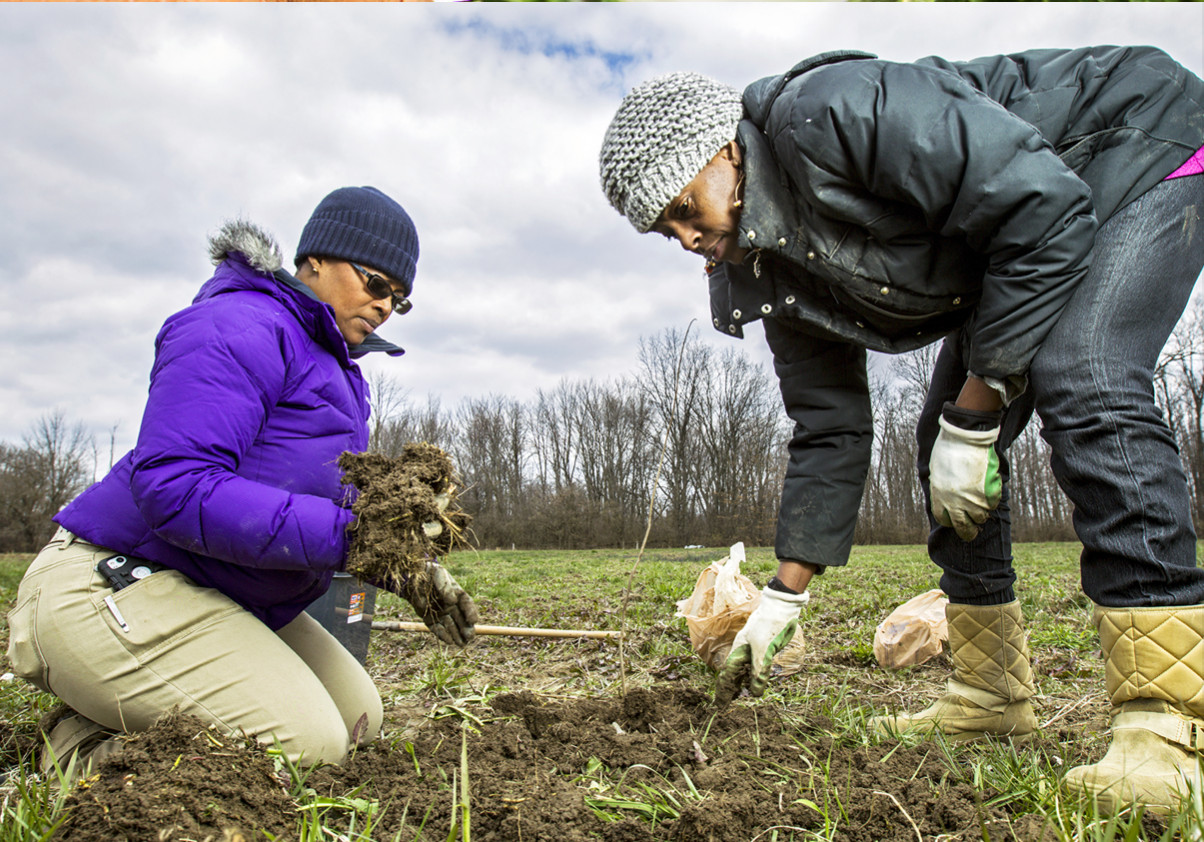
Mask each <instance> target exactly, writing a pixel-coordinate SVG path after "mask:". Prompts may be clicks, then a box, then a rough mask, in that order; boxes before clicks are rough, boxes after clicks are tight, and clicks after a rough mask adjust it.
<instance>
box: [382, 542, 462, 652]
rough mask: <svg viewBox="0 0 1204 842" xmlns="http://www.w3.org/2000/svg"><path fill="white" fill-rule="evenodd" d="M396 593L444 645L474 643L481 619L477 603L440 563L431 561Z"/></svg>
mask: <svg viewBox="0 0 1204 842" xmlns="http://www.w3.org/2000/svg"><path fill="white" fill-rule="evenodd" d="M397 593H398V595H399V596H401V597H402V598H403V599H405V600H406V601H407V602H409V603H410V605H412V606H414V611H415V613H417V614H418V616H419V617H420V618H421V619H422V622H424V623H426V627H427V628H428V629H430V630H431V632H432V633H433V634H434V635H435V637H437V638H439V639H440V640H442V641H443V642H444V643H451V644H454V645H456V646H465V645H466V644H467V643H468V641H470V640H472V636H473V632H474V626H476V624H477V621H478V620H479V619H480V617H479V616H478V615H477V606H476V603H475V602H473V601H472V597H471V596H469V595H468V592H467V591H465V590H464V589H463V588H462V587H460V586H459V585H458V584H457V583H456V580H455V579H453V578H452V575H451V574H450V573H448V572H447V568H446V567H444V566H443V565H441V564H439V563H438V562H437V561H428V562H427V563H426V570H425V571H424V572H422V573H419V574H418V575H416V576H412V577H410V578H409V579H408V580H407V581H406V582H405V584H403V585H402V586H401V587H400V588H398V589H397Z"/></svg>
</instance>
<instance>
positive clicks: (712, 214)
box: [651, 140, 748, 263]
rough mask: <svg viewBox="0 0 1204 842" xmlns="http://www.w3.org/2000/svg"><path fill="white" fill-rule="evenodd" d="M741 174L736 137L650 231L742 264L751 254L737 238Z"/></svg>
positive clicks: (713, 257)
mask: <svg viewBox="0 0 1204 842" xmlns="http://www.w3.org/2000/svg"><path fill="white" fill-rule="evenodd" d="M740 176H741V170H740V147H739V145H737V143H736V142H735V141H734V140H733V141H731V142H730V143H728V144H727V145H726V146H724V147H723V148H722V149H720V150H719V152H718V154H716V155H715V157H714V158H712V159H711V160H710V162H709V163H708V164H707V165H706V166H705V167H703V168H702V171H701V172H700V173H698V175H696V176H695V177H694V180H693V181H691V182H690V183H689V184H687V185H686V186H685V187H684V188H683V189H682V191H681V192H680V193H678V194H677V196H676V198H674V199H673V201H671V202H669V204H668V206H666V207H665V209H664V210H663V211H661V215H660V217H659V218H658V219H657V221H656V223H655V224H654V225H653V226H652V229H651V230H653V231H655V232H656V233H658V234H663V235H664V236H666V237H669V238H670V239H674V240H677V241H678V242H679V243H681V247H682V248H683V249H685V250H686V251H692V252H694V253H695V254H700V255H702V256H703V257H704V258H706V260H707V261H714V262H716V263H717V262H719V261H721V260H726V261H727V262H729V263H740V262H741V261H743V260H744V257H745V256H746V255H747V254H748V249H742V248H740V246H739V245H738V239H737V238H738V236H739V227H738V226H739V223H740V205H738V204H737V203H736V200H737V199H738V198H739V197H738V196H737V195H736V193H737V191H738V190H739V187H740V183H741V182H740Z"/></svg>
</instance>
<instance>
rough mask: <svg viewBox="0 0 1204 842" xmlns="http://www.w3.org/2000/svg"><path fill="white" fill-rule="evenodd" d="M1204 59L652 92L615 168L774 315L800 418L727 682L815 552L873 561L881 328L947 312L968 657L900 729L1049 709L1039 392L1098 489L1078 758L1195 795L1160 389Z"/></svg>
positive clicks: (1110, 778) (945, 353) (1129, 796)
mask: <svg viewBox="0 0 1204 842" xmlns="http://www.w3.org/2000/svg"><path fill="white" fill-rule="evenodd" d="M1202 142H1204V83H1201V81H1200V79H1199V78H1197V77H1196V76H1194V75H1193V74H1192V73H1190V72H1188V71H1187V70H1185V69H1184V68H1183V67H1181V66H1180V65H1178V64H1177V63H1176V62H1174V61H1172V60H1171V59H1170V57H1168V56H1167V55H1166V54H1165V53H1162V52H1160V51H1159V50H1156V49H1153V48H1150V47H1131V48H1124V47H1095V48H1084V49H1077V50H1035V51H1032V52H1026V53H1019V54H1016V55H1008V56H991V57H987V58H981V59H976V60H973V61H966V62H951V61H946V60H944V59H941V58H937V57H930V58H926V59H921V60H919V61H916V62H914V63H896V62H889V61H880V60H878V59H876V58H875V57H874V56H872V55H868V54H866V53H858V52H832V53H824V54H823V55H819V56H816V57H814V58H810V59H806V60H805V61H802V62H800V63H799V64H797V65H796V66H795V67H794V68H792V69H791V70H790V71H789V72H787V73H785V74H782V75H779V76H773V77H769V78H766V79H762V80H760V81H757V82H754V83H753V84H751V85H749V86H748V87H747V88H746V89H745V90H744V91H743V92H741V91H738V90H736V89H734V88H731V87H728V86H727V85H723V84H721V83H719V82H716V81H715V80H712V79H707V78H706V77H702V76H699V75H697V74H684V73H679V74H671V75H669V76H665V77H660V78H658V79H654V80H652V81H650V82H647V83H645V84H644V85H641V86H639V87H637V88H636V89H634V90H633V91H632V92H631V93H630V94H628V95H627V97H626V98H625V99H624V101H623V103H622V105H621V106H620V108H619V110H618V113H617V114H616V115H615V117H614V120H613V122H612V123H611V125H610V127H609V129H608V131H607V133H606V137H605V140H604V141H603V146H602V152H601V161H600V163H601V178H602V187H603V190H604V191H605V193H606V195H607V198H608V199H609V200H610V202H611V204H612V205H613V206H614V207H615V208H616V209H617V210H618V211H619V212H620V213H622V214H623V215H624V216H626V217H627V219H628V220H629V221H630V222H631V223H632V225H633V226H634V227H635V229H636V230H637V231H640V232H647V231H652V232H656V233H660V234H663V235H664V236H666V237H669V238H670V239H673V240H676V241H678V242H680V244H681V246H682V247H683V248H684V249H686V250H687V251H691V252H694V253H695V254H697V255H699V256H701V257H703V258H705V259H706V260H707V261H708V262H710V263H712V264H714V266H713V271H711V273H710V288H711V312H712V316H713V321H714V325H715V327H716V328H717V329H718V330H720V331H722V332H724V333H729V334H732V335H734V336H742V335H743V326H744V325H745V324H747V323H749V322H751V321H755V320H757V319H761V320H762V321H763V323H764V328H765V337H766V339H767V340H768V342H769V346H770V348H771V349H772V351H773V355H774V368H775V370H776V372H777V375H778V378H779V380H780V382H781V390H782V397H783V399H784V401H785V405H786V411H787V413H788V414H789V416H790V417H791V418H792V419H793V420H794V422H795V432H794V436H793V439H792V440H791V442H790V463H789V466H788V467H787V470H786V480H785V485H784V487H783V491H782V500H781V509H780V513H779V517H778V533H777V547H776V550H777V555H778V558H779V567H778V573H777V576H776V577H774V578H773V579H772V580H771V581H770V582H769V584H768V585H767V587H766V588H765V590H764V591H763V596H762V600H761V602H760V604H759V607H758V608H757V609H756V610H755V611H754V612H753V614H752V616H751V617H750V618H749V621H748V624H747V625H746V626H745V628H744V629H743V630H742V631H741V633H740V636H738V637H737V638H736V645H735V646H734V648H733V650H732V655H731V658H730V660H729V661H728V663H727V665H726V666H725V668H724V670H723V671H722V674H721V676H720V679H719V687H718V697H719V701H721V702H723V701H730V699H731V698H732V697H733V696H734V695H735V694H736V693H737V692H738V691H739V690H740V689H741V688H742V687H743V686H744V685H745V684H748V685H749V689H750V690H751V691H752V693H753V694H754V695H759V694H760V693H761V692H762V691H763V690H764V687H765V682H766V680H767V678H768V668H769V663H770V660H771V659H772V657H773V655H774V653H775V652H777V651H778V650H779V649H780V647H781V646H783V645H785V643H786V642H787V641H788V640H789V639H790V636H791V635H792V634H793V633H794V631H795V628H796V627H797V623H798V617H799V606H800V604H801V601H802V597H801V595H800V592H801V591H803V590H804V589H805V588H806V587H807V584H808V582H809V581H810V580H811V577H812V576H813V575H815V574H817V573H820V572H822V571H823V570H825V569H826V568H828V567H834V566H840V565H843V564H845V563H846V562H847V561H848V556H849V549H850V546H851V544H852V541H853V528H854V525H855V522H856V516H857V511H858V507H859V503H860V501H861V495H862V490H863V488H864V485H865V480H866V475H867V468H868V466H869V463H870V456H871V439H872V435H873V423H872V419H871V414H870V410H871V407H870V397H869V389H868V386H867V375H866V349H871V350H875V351H881V352H886V353H900V352H904V351H908V350H912V349H914V348H917V347H920V346H921V345H925V344H928V343H931V342H935V341H937V340H940V339H942V338H943V339H944V344H943V346H942V349H941V352H940V355H939V357H938V360H937V363H936V367H935V370H934V371H933V374H932V381H931V386H930V388H929V392H928V396H927V403H926V405H925V407H924V409H923V411H922V413H921V415H920V418H919V425H918V429H917V438H918V442H919V477H920V482H921V485H922V487H923V490H924V494H925V495H926V497H927V499H928V503H929V517H930V527H931V531H930V534H929V541H928V544H929V553H930V555H931V557H932V559H933V561H934V562H935V563H936V564H937V565H939V566H940V568H941V569H942V571H943V575H942V578H941V587H942V589H943V590H944V591H945V592H946V593H947V594H948V595H949V599H950V605H949V608H948V612H947V614H948V619H949V627H950V631H949V634H950V644H951V647H952V653H953V662H954V674H953V678H952V679H951V681H950V683H949V690H948V692H947V693H946V694H945V695H944V696H943V697H942V698H941V699H940V700H938V701H937V703H936V704H935V705H933V706H932V707H930V708H928V709H927V710H925V711H923V712H921V713H918V714H914V715H899V716H893V717H883V718H881V719H880V720H879V721H878V723H877V725H878V727H879V728H880V729H881V730H883V731H886V732H891V733H893V732H898V731H910V732H931V731H934V730H940V731H943V732H945V733H946V734H949V735H950V736H952V737H955V738H958V739H963V738H969V737H982V736H984V735H999V736H1005V737H1007V736H1022V735H1025V734H1028V733H1030V732H1031V731H1033V730H1034V728H1035V727H1036V719H1035V717H1034V714H1033V709H1032V703H1031V697H1032V696H1033V694H1034V692H1035V690H1034V684H1033V678H1032V671H1031V667H1030V661H1029V655H1028V647H1027V644H1026V638H1025V634H1024V630H1023V626H1022V620H1021V616H1020V603H1019V602H1018V601H1017V599H1016V594H1015V591H1014V590H1013V583H1014V581H1015V579H1016V577H1015V574H1014V573H1013V571H1012V552H1011V533H1010V523H1011V522H1010V515H1009V512H1008V507H1007V500H1008V484H1007V480H1008V464H1007V447H1008V445H1009V444H1010V443H1011V442H1012V441H1014V440H1015V438H1016V436H1017V435H1018V434H1019V433H1020V431H1021V430H1022V429H1023V428H1024V426H1025V425H1026V424H1027V423H1028V420H1029V418H1030V416H1031V415H1032V413H1033V411H1034V408H1035V410H1036V412H1037V413H1038V414H1039V415H1040V417H1041V421H1042V423H1043V427H1042V435H1043V436H1044V437H1045V439H1046V441H1048V442H1049V445H1050V447H1051V449H1052V451H1053V462H1052V467H1053V472H1054V476H1055V477H1056V478H1057V480H1058V483H1059V484H1060V486H1061V488H1062V490H1063V491H1065V492H1066V494H1067V496H1069V497H1070V499H1071V500H1072V501H1073V503H1074V507H1075V518H1074V522H1075V530H1076V532H1077V534H1078V536H1079V539H1080V540H1081V541H1082V544H1083V553H1082V584H1083V589H1084V591H1085V592H1086V594H1087V596H1089V597H1090V598H1091V599H1092V600H1093V601H1094V602H1095V603H1096V609H1095V614H1094V617H1095V623H1096V625H1097V627H1098V629H1099V633H1100V637H1101V641H1102V643H1103V648H1104V653H1105V658H1106V661H1107V688H1108V693H1109V695H1110V697H1111V701H1112V729H1113V742H1112V745H1111V748H1110V750H1109V751H1108V754H1107V756H1106V757H1104V759H1103V760H1102V761H1101V762H1100V763H1098V764H1095V765H1092V766H1084V767H1079V768H1077V769H1074V770H1071V772H1070V773H1069V775H1068V776H1067V781H1068V783H1069V784H1070V785H1071V786H1072V787H1073V788H1075V789H1077V790H1079V791H1081V792H1084V793H1086V794H1088V795H1090V796H1092V797H1096V798H1097V799H1098V800H1099V802H1100V803H1101V804H1102V805H1104V806H1106V807H1107V808H1110V809H1113V808H1116V807H1118V806H1119V805H1120V804H1123V803H1130V802H1139V803H1143V804H1146V805H1150V806H1152V807H1161V808H1168V807H1171V806H1173V805H1175V804H1177V803H1178V802H1179V800H1180V799H1181V797H1182V795H1183V793H1185V792H1186V787H1187V783H1186V781H1187V780H1188V779H1189V778H1190V777H1191V775H1193V774H1194V773H1195V770H1196V768H1197V763H1198V762H1199V760H1200V757H1201V751H1202V750H1204V742H1201V741H1200V739H1199V735H1200V734H1201V733H1204V691H1202V690H1201V688H1202V687H1204V658H1202V657H1201V651H1204V642H1202V637H1204V570H1202V569H1200V568H1199V567H1198V566H1197V564H1196V536H1195V532H1194V530H1193V526H1192V517H1191V511H1190V507H1189V497H1188V490H1187V483H1186V479H1185V476H1184V472H1183V468H1182V465H1181V464H1180V461H1179V456H1178V452H1177V450H1176V448H1175V442H1174V438H1173V436H1172V435H1171V433H1170V431H1169V430H1168V429H1167V427H1166V424H1165V423H1164V422H1163V420H1162V417H1161V414H1160V413H1159V411H1158V409H1157V407H1156V405H1155V403H1154V392H1153V388H1152V385H1151V381H1152V376H1153V368H1154V365H1155V362H1156V360H1157V358H1158V354H1159V352H1160V350H1161V348H1162V346H1163V345H1164V344H1165V342H1166V339H1167V337H1168V336H1169V334H1170V332H1171V330H1172V329H1173V328H1174V325H1175V323H1176V321H1177V320H1178V318H1179V316H1180V314H1181V313H1182V312H1183V309H1184V307H1185V305H1186V303H1187V300H1188V297H1189V296H1190V295H1191V291H1192V286H1193V284H1194V283H1195V281H1196V278H1197V276H1198V275H1199V274H1200V268H1201V265H1204V231H1201V230H1200V224H1199V220H1200V207H1201V204H1202V203H1204V176H1201V174H1200V173H1201V169H1202V167H1201V162H1202V161H1204V151H1202V150H1201V143H1202Z"/></svg>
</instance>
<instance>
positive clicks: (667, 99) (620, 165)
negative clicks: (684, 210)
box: [598, 73, 744, 234]
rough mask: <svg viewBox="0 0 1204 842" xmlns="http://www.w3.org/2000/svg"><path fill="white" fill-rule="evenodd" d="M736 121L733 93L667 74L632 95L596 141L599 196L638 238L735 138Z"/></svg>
mask: <svg viewBox="0 0 1204 842" xmlns="http://www.w3.org/2000/svg"><path fill="white" fill-rule="evenodd" d="M743 114H744V109H743V107H742V106H741V104H740V91H738V90H736V89H735V88H732V87H729V86H728V85H725V84H723V83H722V82H717V81H715V80H714V79H711V78H709V77H707V76H702V75H700V74H698V73H669V74H666V75H664V76H658V77H656V78H655V79H650V80H648V81H647V82H644V83H643V84H642V85H638V86H637V87H635V88H632V90H631V92H630V93H628V94H627V96H625V97H623V102H622V104H620V105H619V110H618V111H617V112H615V116H614V119H613V120H611V122H610V128H608V129H607V130H606V137H605V138H603V140H602V151H601V152H600V153H599V155H598V170H599V175H600V176H601V180H602V192H604V193H605V194H606V198H607V200H608V201H609V202H610V204H611V205H612V206H613V207H614V209H615V210H617V211H618V212H619V213H621V214H623V216H625V217H627V220H628V221H629V222H630V223H631V224H632V225H633V226H635V230H637V231H639V232H640V233H641V234H643V233H644V232H646V231H647V230H648V229H649V228H651V227H652V226H653V224H654V223H655V222H656V219H657V217H658V216H660V214H661V211H663V210H664V209H665V207H666V206H667V205H668V204H669V202H671V201H672V200H673V198H674V197H675V196H677V194H678V193H680V192H681V191H682V188H684V187H685V186H686V185H687V184H689V183H690V182H691V181H693V180H694V176H696V175H698V173H699V172H701V171H702V168H703V167H705V166H706V165H707V164H708V163H709V162H710V160H711V158H713V157H715V154H716V153H718V152H719V150H720V149H721V148H723V145H724V144H725V143H728V142H729V141H731V140H734V139H735V137H736V126H737V124H738V123H739V122H740V118H741V117H742V116H743Z"/></svg>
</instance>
